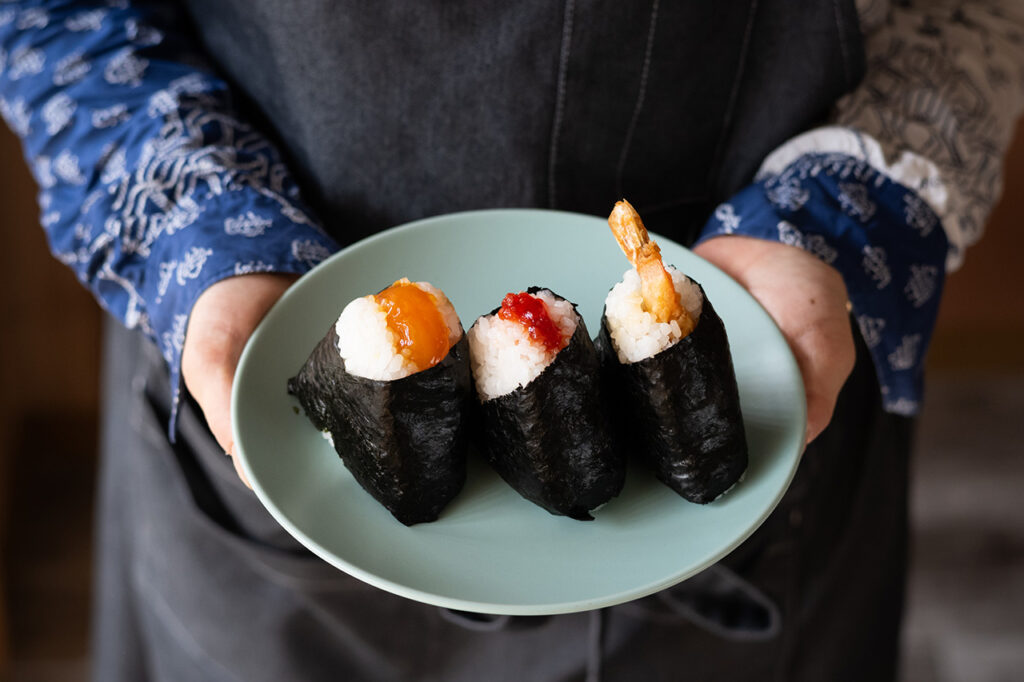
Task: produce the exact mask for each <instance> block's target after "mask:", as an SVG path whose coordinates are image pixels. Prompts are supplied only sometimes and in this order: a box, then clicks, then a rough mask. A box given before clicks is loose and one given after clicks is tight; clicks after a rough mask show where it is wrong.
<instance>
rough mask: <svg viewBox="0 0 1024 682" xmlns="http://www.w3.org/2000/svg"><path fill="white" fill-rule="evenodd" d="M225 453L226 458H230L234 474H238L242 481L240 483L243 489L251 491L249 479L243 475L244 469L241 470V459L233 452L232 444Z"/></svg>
mask: <svg viewBox="0 0 1024 682" xmlns="http://www.w3.org/2000/svg"><path fill="white" fill-rule="evenodd" d="M227 453H228V457H230V458H231V462H232V464H234V465H235V473H236V474H238V477H239V478H240V479H242V483H244V484H245V487H246V488H248V489H249V490H252V483H250V482H249V477H248V476H246V475H245V469H243V468H242V458H241V457H239V456H238V453H236V452H235V447H234V443H232V445H231V449H230V450H228V451H227Z"/></svg>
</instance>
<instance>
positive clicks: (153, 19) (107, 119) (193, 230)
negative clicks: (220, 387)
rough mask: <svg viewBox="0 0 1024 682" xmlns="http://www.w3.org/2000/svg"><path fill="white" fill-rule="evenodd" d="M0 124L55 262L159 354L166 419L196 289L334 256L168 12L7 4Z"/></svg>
mask: <svg viewBox="0 0 1024 682" xmlns="http://www.w3.org/2000/svg"><path fill="white" fill-rule="evenodd" d="M0 113H2V114H3V117H4V118H5V119H6V121H7V124H8V126H10V128H11V129H12V130H13V131H14V132H15V133H16V134H17V135H18V136H19V137H20V138H21V139H22V144H23V147H24V151H25V155H26V157H27V159H28V161H29V164H30V166H31V168H32V170H33V173H34V175H35V178H36V181H37V183H38V185H39V187H40V193H39V204H40V208H41V215H42V218H41V220H42V224H43V227H44V229H45V230H46V232H47V236H48V239H49V242H50V247H51V249H52V251H53V252H54V254H55V255H56V256H57V258H59V259H60V260H61V261H62V262H64V263H66V264H67V265H68V266H70V267H71V268H72V269H73V270H74V271H75V273H76V274H77V275H78V277H79V279H80V280H81V281H82V282H83V283H84V284H86V285H87V286H88V287H89V288H90V289H91V290H92V291H93V292H94V294H95V295H96V297H97V298H98V299H99V301H100V303H101V305H102V306H103V307H104V308H106V309H107V310H108V311H110V312H111V313H112V314H114V315H115V316H116V317H118V318H120V319H121V320H122V321H123V322H124V323H125V324H126V325H127V326H129V327H134V328H139V329H141V330H142V331H143V332H144V333H145V334H146V335H147V336H149V338H151V339H152V340H153V341H154V342H155V343H156V344H157V345H158V346H159V347H160V349H161V350H162V352H163V355H164V357H165V358H166V360H167V362H168V365H169V367H170V371H171V375H172V377H171V385H172V386H173V387H175V389H174V390H175V395H174V396H173V397H174V403H173V404H174V406H175V410H176V407H177V404H178V390H179V388H178V387H179V386H180V369H181V350H182V344H183V341H184V335H185V328H186V324H187V321H188V316H189V313H190V311H191V309H192V305H193V303H194V302H195V300H196V298H197V297H198V296H199V294H200V293H201V292H202V291H204V290H205V289H206V288H207V287H209V286H210V285H211V284H213V283H214V282H217V281H218V280H221V279H223V278H225V277H228V276H231V275H235V274H242V273H248V272H258V271H274V272H288V273H302V272H305V271H307V270H309V269H310V268H311V267H313V266H314V265H315V264H316V263H318V262H319V261H321V260H323V259H324V258H325V257H326V256H328V255H329V254H330V253H331V252H332V251H334V250H336V249H337V246H336V244H335V243H334V242H333V241H332V240H331V239H330V238H329V237H328V236H327V235H326V234H325V233H324V232H323V231H322V230H321V229H320V227H319V226H318V225H317V223H316V222H315V220H314V219H313V218H312V217H311V216H310V213H309V211H308V210H307V209H306V208H305V207H304V206H303V204H302V201H301V199H300V198H299V196H298V191H297V188H296V185H295V183H294V181H293V180H292V178H291V176H290V175H289V173H288V170H287V169H286V168H285V166H284V164H283V163H282V159H281V156H280V154H279V153H278V151H277V150H276V149H275V148H274V146H273V144H271V143H270V142H269V141H268V140H267V138H266V137H264V136H263V135H261V134H260V132H259V131H257V130H255V129H253V128H252V127H250V126H249V125H247V124H246V123H244V122H243V121H241V120H240V119H239V118H238V117H237V114H236V112H235V109H234V105H233V103H232V97H231V93H230V92H229V90H228V86H227V84H226V83H225V82H224V80H222V79H221V78H220V77H218V75H217V74H216V73H215V72H214V71H213V70H212V69H211V68H210V67H208V66H206V65H205V63H204V60H203V57H202V55H201V54H199V53H197V51H196V50H195V49H194V43H193V38H192V37H191V35H190V34H189V32H188V29H187V26H186V25H184V24H183V23H182V20H181V19H180V10H178V9H177V8H176V7H175V6H174V5H173V4H171V3H166V2H164V3H159V2H157V3H144V2H129V1H128V0H110V1H109V2H38V1H37V2H14V3H5V4H3V5H0ZM171 429H172V435H173V418H172V426H171Z"/></svg>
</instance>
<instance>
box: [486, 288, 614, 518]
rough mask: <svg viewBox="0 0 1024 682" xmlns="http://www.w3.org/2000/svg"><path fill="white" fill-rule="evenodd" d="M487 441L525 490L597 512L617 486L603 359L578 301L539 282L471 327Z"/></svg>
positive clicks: (560, 509) (512, 481) (501, 470)
mask: <svg viewBox="0 0 1024 682" xmlns="http://www.w3.org/2000/svg"><path fill="white" fill-rule="evenodd" d="M468 335H469V345H470V357H471V360H472V365H473V376H474V379H475V385H476V388H477V393H478V397H479V399H480V402H479V412H480V420H479V433H480V438H479V441H480V447H481V450H482V451H483V453H484V455H485V457H486V458H487V460H488V461H489V462H490V463H491V465H492V466H493V467H494V469H495V470H496V471H497V472H498V474H499V475H500V476H501V477H502V478H503V479H505V481H506V482H508V483H509V485H511V486H512V487H513V488H514V489H515V490H516V491H517V492H519V494H521V495H522V496H523V497H525V498H526V499H528V500H530V501H531V502H533V503H535V504H537V505H539V506H541V507H543V508H544V509H546V510H548V511H549V512H551V513H552V514H558V515H565V516H569V517H571V518H574V519H579V520H590V519H592V518H593V517H592V516H591V514H590V512H591V511H592V510H593V509H595V508H596V507H599V506H600V505H602V504H604V503H605V502H607V501H608V500H610V499H611V498H613V497H615V496H616V495H618V494H619V491H621V490H622V485H623V483H624V481H625V473H626V467H625V460H624V459H623V458H622V456H621V455H620V454H619V453H618V452H617V451H616V450H615V448H614V447H613V442H612V440H611V437H610V433H609V431H608V420H607V417H606V413H605V411H604V405H603V403H602V401H601V397H600V376H599V375H600V359H599V357H598V354H597V350H596V349H595V347H594V345H593V342H592V341H591V339H590V336H589V335H588V334H587V329H586V325H585V324H584V323H583V318H582V317H580V316H579V314H578V313H577V312H576V307H575V306H574V305H573V304H572V303H570V302H569V301H566V300H565V299H563V298H560V297H558V296H557V295H555V294H553V293H552V292H551V291H549V290H547V289H540V288H537V287H534V288H531V289H529V290H528V291H526V292H521V293H518V294H509V295H508V296H506V297H505V300H504V301H503V302H502V306H501V307H500V308H497V309H495V310H494V311H492V312H491V313H490V314H489V315H485V316H482V317H481V318H479V319H478V320H477V321H476V322H475V323H474V324H473V326H472V327H471V328H470V330H469V334H468Z"/></svg>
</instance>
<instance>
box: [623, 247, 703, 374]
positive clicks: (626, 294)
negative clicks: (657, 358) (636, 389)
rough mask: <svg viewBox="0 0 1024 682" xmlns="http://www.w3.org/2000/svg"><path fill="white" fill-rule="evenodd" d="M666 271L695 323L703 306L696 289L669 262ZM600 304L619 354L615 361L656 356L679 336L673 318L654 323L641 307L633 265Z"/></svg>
mask: <svg viewBox="0 0 1024 682" xmlns="http://www.w3.org/2000/svg"><path fill="white" fill-rule="evenodd" d="M666 270H668V272H669V274H670V275H671V276H672V283H673V285H675V289H676V293H678V294H679V298H680V302H681V303H682V304H683V307H684V308H686V310H687V312H689V313H690V316H691V317H693V321H694V322H697V321H698V320H700V313H701V309H702V308H703V305H704V297H703V296H701V293H700V288H699V287H698V286H697V284H696V283H695V282H694V281H693V280H691V279H690V278H689V277H687V276H686V275H684V274H683V273H681V272H680V271H678V270H676V269H675V268H674V267H672V266H671V265H669V266H667V267H666ZM604 305H605V316H606V318H607V320H608V328H609V331H610V332H611V337H612V345H613V346H614V347H615V353H616V354H617V355H618V356H619V362H622V363H623V364H628V363H631V362H638V361H640V360H644V359H646V358H649V357H651V356H652V355H656V354H658V353H660V352H661V351H663V350H665V349H666V348H668V347H669V346H671V345H672V344H674V343H676V342H677V341H679V339H681V338H683V334H682V330H680V329H679V324H678V323H677V322H676V321H675V320H673V321H671V322H658V321H657V320H655V319H654V315H652V314H651V313H649V312H646V311H644V310H643V298H642V297H641V294H640V276H639V275H638V274H637V272H636V269H634V268H630V269H629V270H627V271H626V273H625V274H624V275H623V276H622V281H621V282H619V283H618V284H616V285H615V286H614V287H612V290H611V291H609V292H608V297H607V298H606V299H605V302H604Z"/></svg>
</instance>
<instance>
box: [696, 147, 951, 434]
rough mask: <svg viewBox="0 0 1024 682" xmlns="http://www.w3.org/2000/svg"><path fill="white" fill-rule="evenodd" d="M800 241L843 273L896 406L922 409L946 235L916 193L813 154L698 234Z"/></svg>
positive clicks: (890, 403)
mask: <svg viewBox="0 0 1024 682" xmlns="http://www.w3.org/2000/svg"><path fill="white" fill-rule="evenodd" d="M722 234H742V235H747V236H752V237H760V238H763V239H770V240H775V241H779V242H783V243H786V244H791V245H794V246H798V247H800V248H802V249H805V250H806V251H808V252H810V253H812V254H814V255H815V256H817V257H818V258H820V259H821V260H823V261H824V262H826V263H829V264H830V265H832V266H834V267H835V268H836V269H837V270H838V271H839V272H840V273H841V274H842V276H843V280H844V281H845V283H846V288H847V291H848V294H849V297H850V302H851V303H852V305H853V312H854V315H855V316H856V319H857V322H858V325H859V327H860V331H861V334H862V336H863V338H864V341H865V342H866V343H867V346H868V347H869V348H870V350H871V354H872V358H873V360H874V364H875V369H876V371H877V374H878V380H879V385H880V386H881V390H882V402H883V405H884V407H885V409H886V410H887V411H889V412H893V413H896V414H902V415H912V414H916V413H917V411H918V407H919V404H920V400H921V392H922V381H923V364H924V355H925V350H926V349H927V346H928V341H929V339H930V337H931V333H932V330H933V328H934V325H935V319H936V317H937V315H938V310H939V298H940V295H941V291H942V285H943V280H944V278H945V261H946V254H947V250H948V242H947V238H946V234H945V231H944V230H943V229H942V225H941V224H940V222H939V218H938V217H937V216H936V215H935V213H934V212H933V211H932V209H931V208H930V207H929V206H928V204H926V203H925V202H924V201H923V200H922V199H921V198H920V197H918V195H917V194H915V193H914V192H912V191H911V190H909V189H907V188H906V187H904V186H903V185H901V184H899V183H897V182H894V181H893V180H892V179H890V178H889V177H888V176H886V175H884V174H883V173H881V172H879V171H878V170H875V169H874V168H873V167H872V166H870V165H869V164H868V163H867V162H866V161H863V160H860V159H857V158H854V157H852V156H847V155H844V154H834V153H830V154H807V155H804V156H801V157H799V158H798V159H796V160H795V161H794V162H792V163H791V164H789V165H788V166H787V167H786V168H785V169H784V170H782V172H780V173H777V174H774V175H771V176H768V177H765V178H762V179H760V180H759V181H757V182H756V183H754V184H753V185H750V186H749V187H747V188H746V189H744V190H742V191H741V192H740V193H739V194H737V195H736V196H735V197H733V198H732V199H731V200H729V201H728V202H726V203H723V204H721V205H720V206H718V207H717V208H716V209H715V211H714V214H713V215H712V216H711V218H710V219H709V220H708V222H707V224H706V225H705V227H704V231H703V233H702V234H701V240H704V239H709V238H711V237H714V236H717V235H722Z"/></svg>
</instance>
